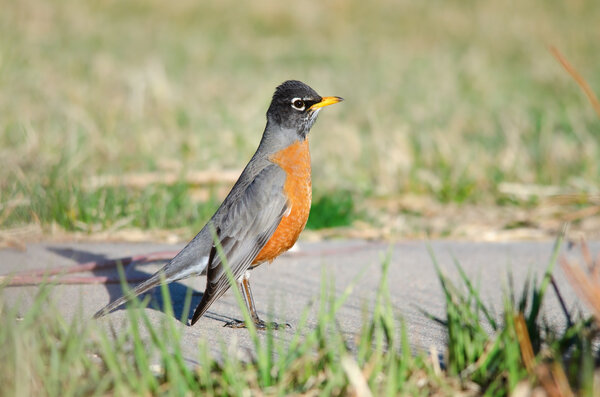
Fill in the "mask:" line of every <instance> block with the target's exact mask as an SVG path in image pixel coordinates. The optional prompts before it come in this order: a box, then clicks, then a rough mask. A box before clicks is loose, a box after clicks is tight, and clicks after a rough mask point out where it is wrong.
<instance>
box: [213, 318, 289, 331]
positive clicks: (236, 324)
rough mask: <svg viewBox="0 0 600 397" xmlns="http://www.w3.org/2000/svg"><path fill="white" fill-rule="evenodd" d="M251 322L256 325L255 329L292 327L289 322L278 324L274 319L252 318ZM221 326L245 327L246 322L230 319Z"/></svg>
mask: <svg viewBox="0 0 600 397" xmlns="http://www.w3.org/2000/svg"><path fill="white" fill-rule="evenodd" d="M253 322H254V326H255V327H256V329H259V330H261V331H265V330H267V329H285V328H292V326H291V324H289V323H282V324H279V323H276V322H274V321H270V322H267V321H263V320H261V319H258V320H254V321H253ZM223 326H224V327H227V328H246V322H245V321H241V320H232V321H230V322H228V323H226V324H225V325H223Z"/></svg>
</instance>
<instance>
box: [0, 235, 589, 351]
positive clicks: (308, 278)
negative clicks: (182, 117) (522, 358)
mask: <svg viewBox="0 0 600 397" xmlns="http://www.w3.org/2000/svg"><path fill="white" fill-rule="evenodd" d="M427 244H430V246H431V249H432V250H433V252H434V254H435V256H436V258H437V260H438V262H439V264H440V266H441V268H442V269H443V270H444V272H446V274H448V275H449V276H450V277H451V278H452V279H453V280H458V275H457V272H456V269H455V267H454V265H453V258H456V260H458V261H459V262H460V263H461V265H462V266H463V267H464V269H465V270H466V272H467V274H468V275H469V277H470V278H471V280H472V281H473V282H474V283H475V284H476V285H480V288H481V291H482V297H483V299H484V300H485V301H486V302H487V303H490V304H491V305H493V307H494V308H495V309H496V311H497V313H498V314H500V313H501V309H502V296H503V295H502V294H503V288H504V287H505V286H506V285H507V283H506V280H507V273H508V270H509V269H510V271H511V272H512V274H513V278H514V280H515V286H516V288H517V291H519V290H520V289H521V286H522V285H523V283H524V280H525V279H526V277H527V276H528V275H532V274H537V275H538V279H540V278H541V276H542V274H543V272H544V270H545V269H546V266H547V264H548V263H549V260H550V257H551V254H552V246H553V242H552V241H546V242H507V243H474V242H456V241H433V242H429V243H427V242H423V241H408V242H399V243H395V244H387V243H377V242H367V241H357V240H354V241H325V242H318V243H308V242H306V243H302V242H301V243H299V244H298V245H297V247H296V250H295V251H294V252H291V253H287V254H285V255H283V256H281V257H280V258H278V259H277V260H276V261H274V262H273V263H272V264H264V265H262V266H260V267H259V268H257V269H256V270H254V271H253V272H252V277H251V280H250V281H251V285H252V290H253V292H254V298H255V300H256V303H257V307H258V309H259V313H260V315H261V317H262V318H263V319H267V318H268V317H269V313H270V314H271V315H272V316H273V319H274V320H275V321H278V322H288V323H290V324H291V325H292V326H294V328H293V329H291V330H282V331H278V332H277V337H278V338H281V339H282V340H284V341H288V340H290V338H291V336H292V335H293V334H294V332H295V331H296V327H295V325H296V324H298V322H299V319H300V318H301V315H302V313H303V312H304V311H305V309H306V308H307V306H309V305H310V304H311V302H315V301H317V299H318V297H319V291H320V285H321V280H322V278H323V277H329V278H330V279H332V280H333V283H334V290H335V294H337V295H340V294H342V292H343V291H344V289H345V288H347V286H348V285H350V284H351V283H352V280H353V279H354V278H355V277H357V275H359V274H360V273H361V272H363V271H364V275H362V276H361V278H360V279H359V283H358V284H357V286H356V288H354V290H353V292H352V294H351V296H350V297H349V299H348V300H347V302H346V303H345V304H344V306H343V307H342V308H341V310H340V311H339V313H338V316H337V318H338V321H339V324H340V325H341V327H342V329H343V330H344V332H346V333H347V335H348V339H349V340H352V335H354V334H356V333H358V332H359V330H360V327H361V324H362V322H363V320H364V318H365V315H368V314H369V312H370V309H371V308H372V306H373V300H374V299H373V298H374V296H375V293H376V291H377V288H378V286H379V282H380V278H381V262H382V261H383V259H384V258H385V257H386V255H388V254H389V255H390V268H389V286H390V289H391V295H392V302H393V305H394V307H395V308H396V310H397V313H398V314H400V315H402V316H403V317H404V319H405V320H406V322H407V328H408V333H409V339H410V341H411V344H412V345H413V346H414V348H415V349H417V350H419V349H429V347H430V346H431V345H434V346H436V347H437V348H438V350H439V351H442V349H443V347H444V341H445V335H444V332H443V330H442V329H441V327H440V326H438V325H437V324H435V323H434V322H432V321H431V320H429V319H427V318H426V317H425V316H424V315H423V314H422V313H421V311H420V308H422V309H424V310H426V311H428V312H430V313H432V314H435V315H438V316H443V314H444V298H443V294H442V290H441V288H440V286H439V282H438V279H437V276H436V274H435V269H434V266H433V262H432V259H431V256H430V254H429V252H428V249H427ZM182 247H183V245H166V244H152V243H143V244H129V243H127V244H115V243H62V244H57V243H47V244H44V243H40V244H29V245H28V246H27V250H26V251H24V252H22V251H18V250H11V249H5V250H0V274H8V273H10V272H14V271H21V270H26V269H37V268H52V267H56V266H64V265H73V264H77V263H83V262H88V261H92V260H93V261H101V260H105V259H110V258H120V257H125V256H131V255H139V254H148V253H152V252H157V251H165V250H178V249H181V248H182ZM590 248H591V249H592V252H598V251H600V242H593V243H590ZM562 252H563V253H566V254H567V255H568V256H569V257H575V258H577V257H578V249H573V250H568V249H567V248H566V247H563V248H562ZM160 266H161V264H132V265H129V266H128V267H127V268H126V274H127V275H128V276H129V277H140V276H146V275H150V274H152V273H153V272H154V271H156V270H157V269H158V268H160ZM107 274H112V275H115V274H116V269H113V270H104V271H97V272H96V273H95V275H107ZM82 275H94V274H91V273H84V274H82ZM555 277H556V281H557V284H558V286H559V289H560V291H561V293H562V295H563V298H564V299H565V301H566V303H567V306H568V307H573V306H574V305H579V306H581V304H580V303H578V301H577V298H576V297H575V295H574V292H573V290H572V289H571V287H570V286H569V284H568V283H567V281H566V279H565V275H564V273H563V272H562V270H561V269H560V266H558V265H557V267H556V269H555ZM205 282H206V278H205V277H195V278H190V279H187V280H184V281H182V282H177V283H173V284H171V285H170V286H169V291H170V293H171V296H172V299H173V308H174V312H175V315H176V317H177V318H181V316H182V310H183V301H184V298H185V294H186V290H187V288H188V287H189V288H192V289H193V291H195V292H194V294H193V295H192V309H191V312H190V313H189V314H188V317H191V314H192V313H193V308H194V307H195V305H197V304H198V303H199V301H200V298H201V296H202V292H203V291H204V284H205ZM36 291H37V287H32V286H28V287H10V288H6V289H5V290H4V292H3V294H4V299H5V300H6V301H7V302H8V304H11V305H19V306H20V310H22V311H25V310H27V307H28V306H29V305H31V302H32V300H33V297H34V296H35V293H36ZM149 294H150V295H151V297H152V298H151V303H150V304H151V305H154V306H155V307H162V306H161V300H162V299H161V293H160V290H159V289H155V290H154V291H152V292H150V293H149ZM118 295H120V286H119V285H118V284H109V285H60V286H57V287H56V288H55V289H54V290H53V294H52V299H53V302H54V303H55V305H56V307H57V308H58V309H59V310H60V312H61V313H63V314H64V316H65V317H67V318H71V317H72V316H74V315H77V313H79V310H82V311H83V313H84V314H85V320H84V321H99V322H100V323H101V324H105V325H107V326H108V325H110V326H111V327H114V328H115V329H119V327H123V326H124V325H125V322H126V321H127V317H126V312H125V310H123V308H121V309H117V310H116V311H115V312H113V313H111V314H110V315H107V316H105V317H103V318H102V319H100V320H92V319H91V316H92V315H93V313H95V312H96V310H98V309H100V308H101V307H102V306H104V305H105V304H106V303H108V302H109V300H111V299H114V298H116V297H117V296H118ZM316 307H317V306H316V305H313V306H312V308H311V309H309V317H308V322H307V325H306V329H303V330H301V331H306V330H307V329H310V328H312V327H314V326H315V322H316V311H317V310H316ZM146 312H147V313H148V315H149V317H150V319H151V321H152V322H153V323H155V324H158V323H160V322H161V321H162V320H163V319H164V318H165V316H166V314H165V313H164V312H163V311H162V310H159V309H154V308H148V309H146ZM544 314H545V316H546V317H547V318H548V320H549V321H550V322H551V323H554V324H556V325H557V326H560V325H561V324H563V323H564V318H563V315H562V311H561V309H560V306H559V304H558V300H557V299H556V296H555V294H554V293H553V292H550V293H549V294H548V296H547V298H546V300H545V302H544ZM234 318H241V316H240V312H239V309H238V307H237V304H236V302H235V298H234V296H233V294H232V293H231V291H229V292H227V293H226V294H225V295H224V296H223V297H222V298H221V299H219V300H218V301H217V302H216V303H215V304H213V305H212V306H211V308H210V309H209V311H208V312H207V314H206V315H205V317H203V318H202V319H200V321H198V323H197V324H196V325H195V326H193V327H189V326H187V325H186V324H184V323H182V322H179V321H178V322H177V324H178V326H179V327H180V328H181V329H182V330H183V338H182V345H183V348H184V351H185V354H186V358H187V359H188V360H189V361H190V362H191V363H193V362H195V358H196V357H197V346H198V343H199V342H200V341H201V340H205V341H207V342H208V346H209V348H210V350H211V352H212V353H213V354H214V355H215V356H217V357H218V356H219V354H220V352H221V349H222V347H223V346H227V348H228V349H229V351H231V350H232V349H233V350H234V351H237V352H238V353H239V354H240V355H241V357H248V354H249V352H251V351H252V349H251V342H250V339H249V335H248V331H247V330H244V329H230V328H224V327H223V325H224V324H225V323H226V322H227V321H230V320H231V319H234Z"/></svg>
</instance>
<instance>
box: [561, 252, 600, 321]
mask: <svg viewBox="0 0 600 397" xmlns="http://www.w3.org/2000/svg"><path fill="white" fill-rule="evenodd" d="M581 251H582V255H583V257H584V261H585V262H586V264H587V270H588V271H587V272H585V271H584V270H583V269H582V267H581V266H578V265H575V264H572V263H570V262H569V260H567V259H566V258H565V257H561V258H560V263H561V266H562V267H563V270H564V271H565V274H566V275H567V279H568V280H569V283H571V285H572V286H573V289H574V290H575V293H576V294H577V295H579V297H580V298H581V299H582V300H584V301H585V302H587V304H588V306H589V307H590V308H591V309H592V310H593V314H594V318H595V319H596V322H597V323H598V325H600V278H599V277H598V271H597V266H595V263H594V261H593V260H592V254H591V253H590V251H589V248H588V246H587V244H586V243H585V241H583V242H582V246H581Z"/></svg>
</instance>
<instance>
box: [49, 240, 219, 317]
mask: <svg viewBox="0 0 600 397" xmlns="http://www.w3.org/2000/svg"><path fill="white" fill-rule="evenodd" d="M47 249H48V250H49V251H52V252H53V253H55V254H57V255H60V256H62V257H64V258H69V259H71V260H74V261H75V262H77V263H80V264H81V263H86V262H97V263H101V262H105V261H108V260H112V259H114V258H110V257H108V256H107V255H104V254H97V253H93V252H88V251H84V250H79V249H74V248H68V247H64V248H59V247H48V248H47ZM160 262H163V261H160ZM149 263H150V262H149ZM154 263H156V262H154ZM144 264H146V263H144ZM144 264H138V263H135V262H133V263H131V264H129V265H126V266H125V267H124V270H125V274H126V277H127V278H135V279H144V278H149V277H150V276H151V275H152V274H153V273H151V272H150V273H149V272H144V271H142V270H141V268H142V266H143V265H144ZM90 272H91V273H93V274H94V275H96V276H111V277H114V276H118V269H117V266H114V267H108V268H103V269H97V270H92V271H90ZM104 285H105V286H106V289H107V290H108V293H109V301H107V302H99V303H98V308H97V309H98V310H99V309H101V308H102V307H103V306H104V305H106V304H108V303H109V302H112V301H113V300H115V299H117V298H119V297H120V296H122V295H123V289H122V287H121V284H120V283H114V284H113V283H110V284H108V283H107V284H104ZM130 286H132V287H133V286H135V284H134V285H130ZM167 287H168V294H169V297H170V299H171V307H172V312H173V316H174V317H175V318H176V319H177V320H179V321H181V322H182V323H184V324H188V323H189V321H190V320H191V318H192V315H193V313H194V309H195V307H196V306H198V304H199V303H200V300H201V299H202V295H203V294H202V292H198V291H191V301H190V305H189V308H188V312H187V313H184V309H185V306H186V305H185V302H186V296H187V294H189V293H190V292H188V289H190V287H188V286H186V285H184V284H182V283H180V282H173V283H170V284H168V285H167ZM147 297H150V301H149V302H148V307H149V308H152V309H154V310H159V311H162V312H164V313H166V312H168V310H165V303H166V302H165V301H166V298H165V296H164V295H163V293H162V289H161V287H160V286H158V287H156V288H153V289H151V290H150V291H148V292H146V293H145V294H142V295H141V296H139V299H140V300H144V299H147ZM125 307H126V304H123V305H121V306H119V307H118V308H116V309H115V310H114V311H118V310H124V309H125ZM210 317H211V318H214V319H216V320H220V321H223V322H227V320H225V319H223V318H220V317H213V316H210Z"/></svg>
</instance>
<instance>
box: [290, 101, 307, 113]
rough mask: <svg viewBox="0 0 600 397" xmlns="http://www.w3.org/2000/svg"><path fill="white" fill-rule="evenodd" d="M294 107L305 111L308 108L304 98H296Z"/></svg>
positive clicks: (293, 102) (293, 103)
mask: <svg viewBox="0 0 600 397" xmlns="http://www.w3.org/2000/svg"><path fill="white" fill-rule="evenodd" d="M292 107H293V108H294V109H296V110H299V111H303V110H304V109H305V108H306V104H305V103H304V101H303V100H302V98H294V99H292Z"/></svg>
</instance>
